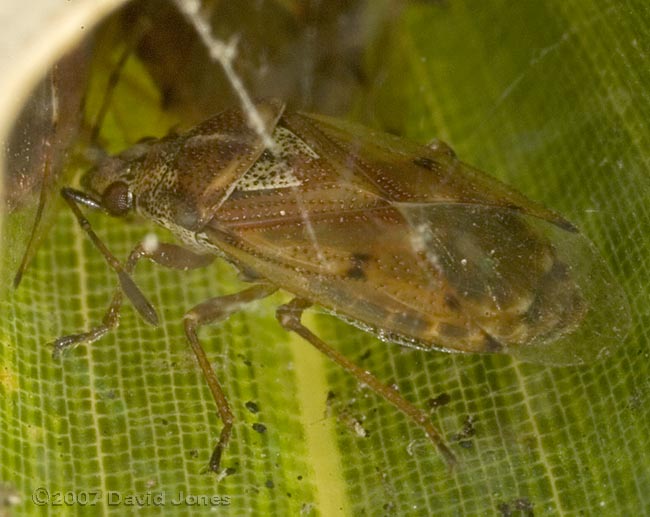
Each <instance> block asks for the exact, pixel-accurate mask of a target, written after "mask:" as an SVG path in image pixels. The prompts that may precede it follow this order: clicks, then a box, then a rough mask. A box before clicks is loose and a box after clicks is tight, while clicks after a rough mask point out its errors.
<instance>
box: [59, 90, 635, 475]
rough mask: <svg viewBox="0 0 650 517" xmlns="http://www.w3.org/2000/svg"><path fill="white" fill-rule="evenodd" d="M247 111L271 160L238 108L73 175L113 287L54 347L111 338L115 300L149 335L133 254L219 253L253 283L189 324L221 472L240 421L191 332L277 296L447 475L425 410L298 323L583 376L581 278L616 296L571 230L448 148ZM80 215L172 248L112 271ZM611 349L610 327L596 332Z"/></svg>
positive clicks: (275, 108)
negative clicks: (139, 222) (219, 425)
mask: <svg viewBox="0 0 650 517" xmlns="http://www.w3.org/2000/svg"><path fill="white" fill-rule="evenodd" d="M257 109H258V110H259V112H260V114H261V115H262V117H263V119H264V121H265V123H266V126H267V128H269V132H270V134H271V135H272V138H273V140H274V142H275V144H276V146H275V148H274V149H272V150H269V149H265V148H264V146H263V144H262V141H261V138H260V137H259V135H258V134H257V133H255V132H254V131H253V130H252V129H250V128H249V126H248V124H247V118H246V115H245V114H244V113H242V112H241V111H240V110H238V109H232V110H228V111H225V112H222V113H220V114H218V115H216V116H214V117H212V118H210V119H208V120H206V121H205V122H203V123H201V124H200V125H198V126H196V127H195V128H193V129H191V130H190V131H188V132H186V133H184V134H181V135H173V136H168V137H165V138H162V139H160V140H153V141H148V142H146V143H141V144H137V145H136V146H134V147H132V148H130V149H128V150H126V151H124V152H123V153H121V154H119V155H117V156H113V157H108V158H106V159H105V160H104V161H103V162H101V163H100V164H99V165H98V166H97V167H96V168H94V169H92V170H91V171H89V172H88V173H87V174H86V175H85V176H84V177H83V178H82V186H83V191H78V190H73V189H69V188H68V189H64V190H63V196H64V198H65V199H66V201H67V202H68V204H69V205H70V206H71V208H72V209H73V210H74V212H75V214H76V216H77V218H78V220H79V221H80V222H81V223H82V226H83V227H84V229H85V230H86V231H87V232H88V233H89V235H90V236H91V238H92V239H93V241H94V243H95V244H96V245H97V246H98V247H99V248H100V250H102V252H103V253H104V255H105V256H106V257H107V259H108V260H109V262H110V264H111V266H112V267H113V268H114V269H115V271H116V272H117V273H118V276H119V279H120V284H121V289H120V290H118V291H117V292H116V294H115V296H114V299H113V302H112V304H111V306H110V307H109V310H108V312H107V315H106V317H105V319H104V322H103V324H102V325H100V326H98V327H96V328H94V329H92V330H91V331H89V332H87V333H83V334H76V335H72V336H67V337H64V338H60V339H59V340H57V342H56V343H55V347H56V350H57V351H60V350H62V349H65V348H67V347H69V346H71V345H75V344H78V343H81V342H92V341H94V340H96V339H99V338H100V337H102V336H103V335H104V334H106V332H108V331H109V330H110V329H111V328H112V327H114V326H115V325H116V324H117V320H118V315H119V309H120V304H121V301H122V293H125V294H126V295H127V296H128V297H129V299H130V300H131V302H132V303H133V304H134V306H135V307H136V309H137V310H138V311H139V312H140V313H141V314H142V316H143V317H144V318H145V319H146V320H147V321H149V322H150V323H156V321H157V316H156V313H155V310H154V308H153V307H152V306H151V305H150V304H149V302H148V301H147V300H146V298H145V296H144V295H143V294H142V293H141V292H140V290H139V289H138V288H137V286H136V284H135V283H134V282H133V281H132V280H131V278H130V274H131V272H132V270H133V268H134V266H135V263H136V262H137V260H139V259H140V258H143V257H144V258H148V259H151V260H153V261H155V262H157V263H159V264H162V265H164V266H167V267H172V268H177V269H189V268H195V267H203V266H206V265H208V264H209V263H210V262H211V261H212V260H213V258H215V257H221V258H223V259H225V260H227V261H229V262H230V263H232V264H233V265H234V266H235V267H236V268H238V269H239V270H240V271H241V272H242V273H243V274H244V276H245V277H246V278H247V279H248V280H250V281H251V282H252V283H253V285H252V286H251V287H249V288H248V289H245V290H244V291H242V292H240V293H237V294H234V295H229V296H224V297H219V298H213V299H210V300H208V301H206V302H204V303H202V304H199V305H197V306H196V307H194V308H193V309H191V310H190V311H189V312H187V313H186V315H185V317H184V325H185V331H186V334H187V338H188V341H189V343H190V345H191V347H192V350H193V352H194V353H195V355H196V357H197V359H198V361H199V364H200V366H201V369H202V371H203V373H204V375H205V377H206V380H207V382H208V384H209V386H210V390H211V393H212V395H213V397H214V399H215V401H216V403H217V407H218V409H219V414H220V416H221V418H222V420H223V424H224V428H223V430H222V432H221V435H220V439H219V442H218V444H217V446H216V448H215V450H214V453H213V455H212V458H211V460H210V466H211V468H212V469H213V470H217V469H218V467H219V463H220V459H221V455H222V452H223V451H224V449H225V447H226V445H227V443H228V440H229V438H230V432H231V427H232V422H233V420H234V416H233V414H232V412H231V410H230V407H229V405H228V402H227V400H226V396H225V394H224V392H223V390H222V389H221V386H220V384H219V381H218V380H217V378H216V376H215V374H214V371H213V369H212V367H211V365H210V361H209V360H208V358H207V356H206V354H205V352H204V350H203V348H202V347H201V345H200V343H199V341H198V338H197V334H196V332H197V328H198V327H200V326H201V325H205V324H208V323H214V322H217V321H220V320H223V319H225V318H227V317H228V316H229V315H230V314H232V313H233V312H235V311H238V310H241V308H242V305H244V304H246V303H248V302H251V301H253V300H256V299H259V298H263V297H265V296H268V295H269V294H271V293H273V292H274V291H276V290H277V289H279V288H280V289H283V290H285V291H288V292H289V293H291V294H293V295H294V296H295V299H294V300H293V301H292V302H290V303H289V304H287V305H285V306H282V307H280V308H279V309H278V320H279V322H280V323H281V324H282V326H284V327H285V328H286V329H288V330H291V331H294V332H296V333H298V334H299V335H300V336H302V337H303V338H305V339H306V340H307V341H309V342H310V343H311V344H312V345H314V346H315V347H316V348H318V349H319V350H321V351H322V352H323V353H325V354H326V355H327V356H328V357H330V358H331V359H333V360H334V361H335V362H337V363H338V364H340V365H341V366H343V367H344V368H345V369H346V370H348V371H349V372H350V373H352V374H354V375H355V376H356V377H357V379H358V380H359V381H361V382H363V383H364V384H366V385H368V386H370V387H371V388H372V389H373V390H374V391H375V392H376V393H377V394H379V395H381V396H382V397H383V398H384V399H386V400H387V401H389V402H391V403H392V404H393V405H394V406H395V407H396V408H397V409H399V410H400V411H402V412H403V413H405V414H406V415H407V416H409V417H410V418H411V419H412V420H413V421H414V422H415V423H417V424H418V425H419V426H421V427H422V429H423V430H424V431H425V432H426V433H427V434H428V436H429V437H430V439H431V440H432V441H433V442H434V443H435V445H436V446H437V447H438V449H439V450H440V452H441V453H442V455H443V456H444V458H445V460H446V461H447V462H448V463H450V464H453V463H454V461H455V457H454V454H453V453H452V451H451V450H450V449H449V447H448V446H447V445H446V444H445V442H444V440H443V438H442V437H441V436H440V434H439V433H438V431H437V430H436V429H435V428H434V427H433V425H432V423H431V422H430V421H429V416H428V415H427V413H426V412H424V411H422V410H420V409H418V408H416V407H415V406H413V405H411V404H410V403H409V402H407V401H406V400H405V399H404V398H403V397H402V396H401V395H399V393H398V392H397V391H395V390H394V389H392V388H390V387H388V386H386V385H384V384H383V383H382V382H380V381H379V380H378V379H377V378H375V377H374V376H372V375H371V374H370V373H368V372H366V371H364V370H363V369H362V368H360V367H358V366H356V365H355V364H354V363H352V362H351V361H349V360H348V359H346V358H345V357H344V356H342V355H341V354H340V353H338V352H337V351H336V350H334V349H332V348H331V347H330V346H329V345H327V344H326V343H325V342H323V341H322V340H320V339H319V338H318V337H317V336H315V335H314V334H313V333H312V332H311V331H309V330H308V329H307V328H306V327H305V326H303V325H302V323H301V322H300V317H301V314H302V312H303V311H304V310H305V309H306V308H308V307H309V306H310V305H312V304H318V305H320V306H322V307H323V308H325V309H326V310H328V311H330V312H332V313H333V314H335V315H337V316H339V317H340V318H342V319H344V320H345V321H348V322H350V323H352V324H354V325H356V326H359V327H361V328H363V329H364V330H367V331H369V332H371V333H373V334H375V335H377V336H379V337H380V338H381V339H383V340H386V341H392V342H397V343H400V344H404V345H408V346H414V347H418V348H422V349H443V350H447V351H455V352H500V353H512V354H515V355H518V356H520V357H522V358H524V359H526V358H528V359H533V360H542V361H546V360H547V359H546V355H545V354H542V357H543V358H542V359H540V355H539V354H537V355H536V354H534V353H531V354H530V355H528V350H535V349H542V350H544V349H545V347H547V346H549V345H551V344H553V343H556V342H557V343H561V344H562V349H563V351H562V354H561V355H559V356H557V357H555V358H553V357H552V356H550V355H549V359H548V362H550V363H581V362H585V357H584V356H585V352H584V350H583V349H582V348H579V347H576V349H575V350H571V349H568V350H567V347H569V348H570V346H569V345H568V344H567V343H570V340H568V337H570V336H571V335H572V334H573V333H574V332H575V331H576V330H577V329H579V328H581V327H582V325H583V324H584V321H585V320H586V319H587V316H588V315H589V314H590V311H591V310H592V304H593V300H592V299H591V290H590V289H589V286H588V285H586V284H585V280H584V279H585V278H586V276H585V273H584V272H583V271H581V269H584V268H585V267H591V266H589V265H590V264H591V265H592V266H593V268H594V269H593V271H591V272H589V273H588V274H587V276H589V274H591V273H593V272H597V273H598V275H599V277H600V282H601V284H600V285H608V286H610V287H611V288H612V293H613V294H612V296H613V297H614V298H615V297H616V296H617V294H616V293H614V291H615V290H616V289H617V288H616V284H615V282H614V281H613V279H612V278H611V275H610V273H609V271H608V270H607V269H606V267H604V266H603V264H602V260H601V259H600V258H599V257H598V255H597V254H596V252H595V251H594V249H593V247H590V246H589V245H588V244H585V242H586V240H585V239H584V238H582V237H581V235H580V234H579V232H578V231H577V229H576V228H575V227H574V226H573V225H572V224H571V223H569V222H568V221H566V220H565V219H564V218H562V217H561V216H559V215H558V214H556V213H555V212H553V211H550V210H548V209H546V208H544V207H542V206H540V205H538V204H536V203H533V202H531V201H530V200H528V199H527V198H525V197H524V196H522V195H521V194H519V193H517V192H515V191H514V190H512V189H510V188H508V187H506V186H505V185H503V184H501V183H499V182H497V181H496V180H494V179H491V178H490V177H488V176H486V175H484V174H483V173H481V172H480V171H478V170H476V169H474V168H472V167H470V166H468V165H466V164H464V163H462V162H461V161H460V160H459V159H458V158H457V157H456V156H455V154H454V153H453V152H452V151H451V150H450V149H449V148H448V147H447V146H446V145H444V144H441V143H437V144H435V145H432V146H429V147H425V146H422V145H418V144H415V143H412V142H408V141H405V140H403V139H399V138H396V137H391V136H388V135H385V134H381V133H376V132H372V131H370V130H367V129H363V128H360V127H358V126H352V125H349V124H346V123H343V122H340V121H337V120H335V119H331V118H328V117H323V116H319V115H312V114H304V113H291V112H286V111H285V110H284V104H283V103H282V102H280V101H276V100H268V101H261V102H259V103H258V104H257ZM79 205H85V206H87V207H90V208H94V209H102V210H104V211H105V212H107V213H109V214H111V215H113V216H123V215H125V214H127V213H130V212H133V211H134V212H136V213H137V214H139V215H140V216H142V217H144V218H148V219H150V220H153V221H155V222H156V223H158V224H160V225H161V226H163V227H165V228H167V229H169V230H170V231H171V232H172V233H173V234H174V236H175V237H176V238H177V239H178V240H179V241H180V242H181V243H182V245H181V246H179V245H173V244H159V245H158V246H157V247H154V249H149V248H147V249H145V247H144V246H142V245H138V246H136V248H135V249H134V250H133V252H132V253H131V255H130V257H129V258H128V260H127V261H126V262H125V263H124V264H120V263H119V262H118V261H117V260H116V259H115V258H114V257H113V256H112V255H111V254H110V252H109V251H108V250H107V249H106V248H105V247H104V245H103V244H102V243H101V241H100V240H99V239H98V238H97V237H96V235H95V234H94V232H93V231H92V229H90V226H89V225H88V223H87V221H86V220H85V218H84V216H83V214H82V212H81V210H80V207H79ZM576 250H578V251H576ZM585 258H586V259H587V260H585ZM585 264H586V265H585ZM612 306H613V305H612ZM611 316H612V318H614V319H616V318H619V317H620V314H619V313H616V311H613V312H612V313H611ZM621 328H622V326H621ZM620 338H621V335H620V334H619V333H618V332H616V331H612V333H611V335H610V336H603V335H602V333H601V335H600V339H602V340H604V341H607V340H610V341H612V340H616V339H620ZM601 344H602V343H601ZM599 346H600V345H599Z"/></svg>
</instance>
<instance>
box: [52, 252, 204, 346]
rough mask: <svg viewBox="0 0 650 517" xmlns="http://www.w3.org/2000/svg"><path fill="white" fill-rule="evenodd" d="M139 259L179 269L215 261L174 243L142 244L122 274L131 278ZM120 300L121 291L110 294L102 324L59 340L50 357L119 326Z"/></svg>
mask: <svg viewBox="0 0 650 517" xmlns="http://www.w3.org/2000/svg"><path fill="white" fill-rule="evenodd" d="M142 258H147V259H149V260H152V261H154V262H155V263H157V264H159V265H161V266H164V267H168V268H172V269H182V270H188V269H196V268H200V267H205V266H207V265H208V264H210V263H211V262H212V261H213V260H214V256H212V255H198V254H196V253H193V252H192V251H189V250H187V249H185V248H182V247H181V246H177V245H175V244H167V243H158V244H157V245H156V246H154V247H153V249H145V247H144V246H143V245H142V244H138V245H137V246H136V247H135V248H133V250H132V251H131V253H130V254H129V258H128V259H127V260H126V263H125V264H124V271H125V273H126V274H127V275H131V274H132V273H133V270H134V269H135V265H136V264H137V263H138V261H139V260H140V259H142ZM122 300H123V295H122V288H121V287H118V288H117V289H116V291H115V293H114V294H113V299H112V300H111V303H110V305H109V306H108V309H107V310H106V314H104V318H103V319H102V324H101V325H98V326H97V327H95V328H93V329H91V330H89V331H88V332H82V333H80V334H71V335H69V336H63V337H60V338H59V339H57V340H56V341H54V342H53V343H52V346H53V347H54V352H53V355H54V356H55V357H56V356H58V355H60V354H61V353H62V352H63V351H64V350H65V349H67V348H70V347H73V346H77V345H79V344H81V343H86V344H90V343H94V342H95V341H97V340H99V339H101V338H102V337H104V336H105V335H106V334H108V333H109V332H110V331H111V330H112V329H114V328H115V327H116V326H117V324H118V323H119V319H120V310H121V308H122Z"/></svg>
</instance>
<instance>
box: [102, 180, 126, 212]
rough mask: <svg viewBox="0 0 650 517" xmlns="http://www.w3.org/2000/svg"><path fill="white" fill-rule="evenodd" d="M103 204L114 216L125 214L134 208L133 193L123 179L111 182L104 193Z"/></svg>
mask: <svg viewBox="0 0 650 517" xmlns="http://www.w3.org/2000/svg"><path fill="white" fill-rule="evenodd" d="M102 206H103V207H104V208H105V209H106V211H107V212H108V213H109V214H111V215H113V216H116V217H119V216H121V215H125V214H126V213H127V212H128V211H129V210H131V208H133V193H132V192H131V191H130V190H129V186H128V185H127V184H126V183H124V182H123V181H116V182H114V183H111V184H110V185H109V186H108V187H107V188H106V190H105V191H104V194H103V195H102Z"/></svg>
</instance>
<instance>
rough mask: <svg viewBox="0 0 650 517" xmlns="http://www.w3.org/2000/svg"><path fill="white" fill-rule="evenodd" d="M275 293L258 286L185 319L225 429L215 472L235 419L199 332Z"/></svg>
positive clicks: (204, 306) (212, 464) (213, 458)
mask: <svg viewBox="0 0 650 517" xmlns="http://www.w3.org/2000/svg"><path fill="white" fill-rule="evenodd" d="M275 291H277V287H275V286H272V285H268V284H259V285H255V286H253V287H250V288H248V289H245V290H244V291H241V292H239V293H236V294H231V295H227V296H219V297H216V298H211V299H209V300H207V301H205V302H203V303H201V304H199V305H197V306H196V307H194V308H193V309H192V310H190V311H188V312H187V314H185V316H184V318H183V323H184V325H185V334H186V335H187V340H188V341H189V342H190V346H191V347H192V352H194V355H195V356H196V359H197V360H198V362H199V366H200V367H201V370H202V371H203V376H204V377H205V380H206V382H207V383H208V386H209V387H210V392H211V393H212V397H213V398H214V401H215V403H216V404H217V410H218V411H219V417H220V418H221V421H222V422H223V429H222V430H221V434H220V435H219V441H218V442H217V445H216V446H215V448H214V451H212V456H211V457H210V463H209V464H208V468H209V469H210V470H212V471H213V472H218V471H219V464H220V463H221V455H222V453H223V451H224V450H225V448H226V446H227V445H228V441H229V440H230V435H231V433H232V425H233V422H234V420H235V416H234V415H233V413H232V411H231V409H230V405H229V404H228V400H227V399H226V396H225V394H224V392H223V389H222V388H221V385H220V384H219V380H218V379H217V376H216V374H215V373H214V369H213V368H212V365H211V364H210V361H209V360H208V357H207V355H206V354H205V350H203V347H202V346H201V343H199V338H198V336H197V330H198V328H199V327H201V326H203V325H208V324H210V323H217V322H219V321H223V320H225V319H227V318H228V317H230V315H231V314H233V313H235V312H238V311H239V310H240V309H241V308H242V306H243V305H245V304H247V303H250V302H253V301H255V300H259V299H261V298H266V297H267V296H269V295H271V294H272V293H274V292H275Z"/></svg>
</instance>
